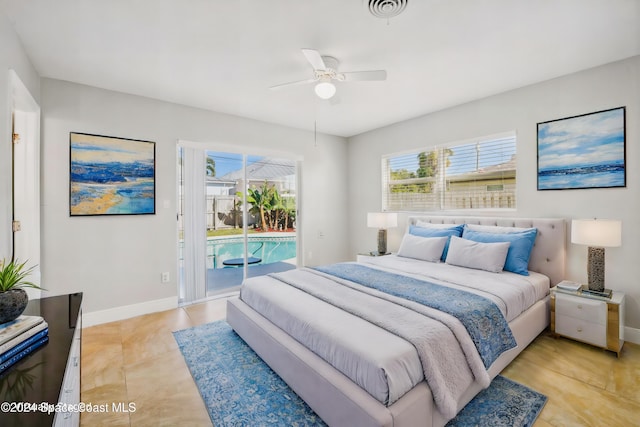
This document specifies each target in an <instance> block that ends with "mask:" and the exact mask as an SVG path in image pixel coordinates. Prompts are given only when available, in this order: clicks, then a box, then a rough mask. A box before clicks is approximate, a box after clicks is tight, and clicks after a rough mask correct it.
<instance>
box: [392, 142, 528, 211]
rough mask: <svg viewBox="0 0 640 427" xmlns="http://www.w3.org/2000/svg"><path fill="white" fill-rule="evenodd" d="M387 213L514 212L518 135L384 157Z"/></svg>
mask: <svg viewBox="0 0 640 427" xmlns="http://www.w3.org/2000/svg"><path fill="white" fill-rule="evenodd" d="M382 203H383V210H386V211H441V210H469V209H515V207H516V134H515V132H510V133H508V134H501V135H494V136H490V137H484V138H478V139H474V140H470V141H464V142H458V143H453V144H446V145H442V146H436V147H430V148H425V149H422V150H415V151H412V152H409V153H401V154H390V155H385V156H383V157H382Z"/></svg>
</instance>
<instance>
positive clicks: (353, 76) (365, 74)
mask: <svg viewBox="0 0 640 427" xmlns="http://www.w3.org/2000/svg"><path fill="white" fill-rule="evenodd" d="M341 74H343V75H344V80H345V81H347V82H355V81H374V80H387V72H386V71H385V70H372V71H351V72H347V73H341Z"/></svg>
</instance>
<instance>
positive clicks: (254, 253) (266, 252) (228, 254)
mask: <svg viewBox="0 0 640 427" xmlns="http://www.w3.org/2000/svg"><path fill="white" fill-rule="evenodd" d="M247 250H248V253H249V256H250V257H256V258H261V259H262V261H261V262H260V263H259V264H271V263H274V262H278V261H284V260H288V259H291V258H295V257H296V237H295V236H286V237H278V236H267V237H258V236H249V240H248V242H247ZM243 255H244V240H243V239H242V238H241V237H240V238H239V237H232V238H228V237H227V238H209V239H207V268H214V269H215V268H224V267H225V266H224V265H223V264H222V263H223V262H224V261H226V260H228V259H231V258H242V257H243Z"/></svg>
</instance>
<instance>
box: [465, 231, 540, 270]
mask: <svg viewBox="0 0 640 427" xmlns="http://www.w3.org/2000/svg"><path fill="white" fill-rule="evenodd" d="M500 228H505V229H507V228H509V227H500ZM537 234H538V230H537V229H535V228H529V229H524V231H516V232H512V233H509V232H506V231H501V232H497V233H487V232H483V231H474V230H472V229H471V228H470V227H466V228H465V230H464V232H463V233H462V237H463V238H465V239H468V240H473V241H476V242H482V243H495V242H509V243H510V246H509V253H508V254H507V260H506V262H505V264H504V269H505V270H507V271H511V272H513V273H517V274H521V275H523V276H528V275H529V271H528V268H529V258H530V257H531V249H533V244H534V242H535V241H536V235H537Z"/></svg>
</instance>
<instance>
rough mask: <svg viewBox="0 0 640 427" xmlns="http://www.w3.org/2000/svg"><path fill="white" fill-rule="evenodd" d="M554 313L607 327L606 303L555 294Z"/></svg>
mask: <svg viewBox="0 0 640 427" xmlns="http://www.w3.org/2000/svg"><path fill="white" fill-rule="evenodd" d="M556 313H558V314H560V313H561V314H562V315H564V316H569V317H574V318H576V319H582V320H586V321H588V322H589V323H594V324H597V325H602V326H603V327H605V328H606V326H607V303H606V302H604V301H597V300H591V299H588V298H583V297H575V296H573V295H566V294H562V293H560V292H558V293H556ZM559 333H560V332H559Z"/></svg>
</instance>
